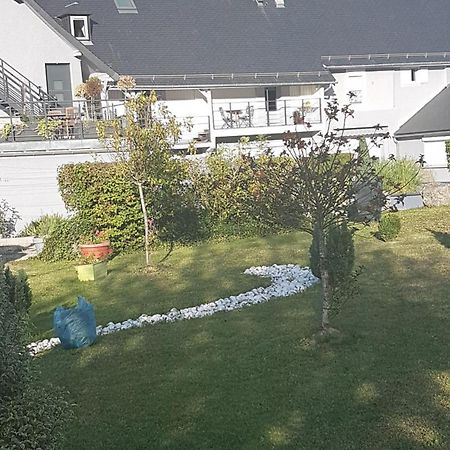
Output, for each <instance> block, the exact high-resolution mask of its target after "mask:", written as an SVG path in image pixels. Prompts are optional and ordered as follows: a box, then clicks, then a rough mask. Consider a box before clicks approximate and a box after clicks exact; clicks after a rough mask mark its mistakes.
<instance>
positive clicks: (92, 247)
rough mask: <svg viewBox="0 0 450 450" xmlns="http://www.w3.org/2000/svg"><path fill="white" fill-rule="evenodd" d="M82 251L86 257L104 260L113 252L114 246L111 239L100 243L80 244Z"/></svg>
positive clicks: (82, 254)
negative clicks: (110, 241)
mask: <svg viewBox="0 0 450 450" xmlns="http://www.w3.org/2000/svg"><path fill="white" fill-rule="evenodd" d="M80 253H81V256H83V257H84V258H95V259H98V260H102V259H106V258H107V257H108V256H109V255H110V254H111V253H112V248H111V244H110V243H109V241H104V242H101V243H100V244H80Z"/></svg>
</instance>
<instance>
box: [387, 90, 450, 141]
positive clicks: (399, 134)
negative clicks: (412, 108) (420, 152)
mask: <svg viewBox="0 0 450 450" xmlns="http://www.w3.org/2000/svg"><path fill="white" fill-rule="evenodd" d="M449 88H450V84H448V85H447V86H445V87H444V89H442V90H441V91H439V92H438V93H437V94H436V95H435V96H434V97H433V98H432V99H431V100H430V101H428V102H427V103H425V105H423V106H422V108H420V109H419V110H418V111H417V112H416V113H415V114H413V115H412V116H411V117H410V118H409V119H408V120H407V121H406V122H404V123H403V124H402V125H400V126H399V127H398V130H397V131H396V132H395V133H394V137H395V138H397V137H401V136H416V135H417V136H419V135H420V136H424V135H426V134H427V133H428V134H430V133H431V134H433V133H439V132H440V131H439V130H437V131H429V132H427V131H414V132H402V128H403V127H405V126H406V124H407V123H408V122H410V121H411V120H413V119H414V117H416V116H417V115H419V114H420V113H421V111H422V110H423V109H425V108H426V107H427V106H428V105H429V104H430V103H431V102H432V101H433V100H434V99H435V98H436V97H438V96H439V95H441V94H442V93H443V92H445V90H446V89H449ZM442 131H445V130H442Z"/></svg>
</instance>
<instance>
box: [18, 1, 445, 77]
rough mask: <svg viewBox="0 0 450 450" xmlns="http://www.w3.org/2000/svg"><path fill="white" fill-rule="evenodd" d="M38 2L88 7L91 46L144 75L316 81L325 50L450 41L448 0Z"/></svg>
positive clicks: (404, 47)
mask: <svg viewBox="0 0 450 450" xmlns="http://www.w3.org/2000/svg"><path fill="white" fill-rule="evenodd" d="M25 1H27V0H25ZM36 2H37V3H38V4H39V5H40V6H42V8H44V9H45V10H46V11H47V12H48V13H49V14H50V15H51V16H52V17H55V18H56V17H62V16H64V15H67V14H90V15H91V19H92V23H93V30H92V41H93V43H94V45H93V46H89V50H92V52H93V53H94V54H95V55H97V56H98V57H99V58H100V59H101V60H103V61H104V62H105V63H106V64H107V65H109V66H110V67H112V68H113V69H114V70H115V71H116V72H118V73H120V74H129V75H134V76H137V78H139V75H141V76H142V75H145V76H153V75H180V76H184V75H185V74H187V75H193V74H194V75H195V74H228V75H229V74H261V73H270V74H274V75H275V76H276V74H277V73H278V74H281V73H290V74H297V73H302V74H310V75H311V80H316V79H317V77H318V76H319V74H320V75H321V76H324V77H325V75H326V71H324V67H323V62H322V60H321V57H322V56H327V55H350V54H354V55H367V54H380V53H381V54H397V53H408V52H414V53H426V52H445V51H446V50H450V48H449V47H450V27H449V26H448V24H449V23H450V7H449V4H448V0H432V1H424V0H395V1H392V0H376V1H375V0H285V4H286V7H285V8H276V7H275V0H266V6H264V7H260V6H258V5H257V3H256V1H255V0H134V2H135V4H136V6H137V9H138V14H119V13H118V11H117V9H116V7H115V4H114V0H77V4H76V5H73V6H69V7H65V5H69V4H72V3H74V2H73V1H72V0H36ZM56 20H58V19H56ZM308 76H309V75H303V80H306V79H308ZM328 77H329V75H328ZM200 78H202V80H203V79H205V78H203V77H200ZM146 79H147V80H152V78H151V77H150V78H149V77H146ZM155 79H156V78H155ZM323 79H325V78H323ZM152 82H153V81H152ZM234 82H235V80H234ZM228 84H230V83H228Z"/></svg>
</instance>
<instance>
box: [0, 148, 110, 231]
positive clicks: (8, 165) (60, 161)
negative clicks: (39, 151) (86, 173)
mask: <svg viewBox="0 0 450 450" xmlns="http://www.w3.org/2000/svg"><path fill="white" fill-rule="evenodd" d="M86 161H91V162H93V161H105V162H107V161H111V156H110V155H108V154H101V155H100V154H94V153H85V154H79V155H70V154H68V155H48V156H16V157H1V158H0V199H5V200H6V201H7V202H8V203H9V204H10V206H12V207H13V208H15V209H16V210H17V211H18V212H19V215H20V218H21V220H20V221H19V223H18V225H17V227H16V231H20V230H21V228H23V227H24V226H25V225H26V224H27V223H29V222H30V221H31V220H33V219H37V218H38V217H40V216H42V215H43V214H62V215H66V214H67V211H66V209H65V206H64V203H63V201H62V199H61V195H60V194H59V190H58V181H57V174H58V168H59V167H60V166H62V165H64V164H71V163H79V162H86Z"/></svg>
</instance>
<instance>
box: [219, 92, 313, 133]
mask: <svg viewBox="0 0 450 450" xmlns="http://www.w3.org/2000/svg"><path fill="white" fill-rule="evenodd" d="M227 114H228V115H227ZM213 119H214V124H213V126H214V129H216V130H220V129H224V128H256V127H271V126H283V125H301V124H308V123H309V124H320V123H322V99H321V98H320V97H306V98H298V99H277V100H276V107H275V109H273V105H271V104H270V102H269V101H267V100H253V101H251V100H246V99H243V100H238V99H234V100H232V101H226V100H224V101H222V102H221V101H214V102H213Z"/></svg>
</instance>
